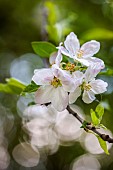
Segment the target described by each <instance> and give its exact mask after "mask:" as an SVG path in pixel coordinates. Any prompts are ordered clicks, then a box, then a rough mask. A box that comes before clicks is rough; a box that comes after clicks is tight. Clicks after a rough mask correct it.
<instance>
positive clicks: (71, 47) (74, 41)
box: [64, 32, 80, 56]
mask: <svg viewBox="0 0 113 170" xmlns="http://www.w3.org/2000/svg"><path fill="white" fill-rule="evenodd" d="M64 45H65V47H66V49H67V50H68V52H69V54H70V55H71V56H75V54H76V53H77V50H79V48H80V44H79V40H78V38H77V36H76V35H75V34H74V33H73V32H71V33H70V34H69V35H68V36H67V37H66V40H65V41H64Z"/></svg>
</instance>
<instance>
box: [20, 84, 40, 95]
mask: <svg viewBox="0 0 113 170" xmlns="http://www.w3.org/2000/svg"><path fill="white" fill-rule="evenodd" d="M39 87H40V86H38V85H37V84H35V82H34V81H31V84H29V85H28V86H27V87H26V88H25V89H24V90H23V92H22V95H24V94H25V93H32V92H35V91H37V89H38V88H39Z"/></svg>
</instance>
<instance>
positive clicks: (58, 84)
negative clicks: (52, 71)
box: [51, 77, 62, 88]
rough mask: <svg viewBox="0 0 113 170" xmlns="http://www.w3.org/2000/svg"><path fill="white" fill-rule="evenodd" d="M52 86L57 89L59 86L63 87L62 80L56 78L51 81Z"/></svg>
mask: <svg viewBox="0 0 113 170" xmlns="http://www.w3.org/2000/svg"><path fill="white" fill-rule="evenodd" d="M51 85H52V86H54V87H55V88H57V87H58V86H62V84H61V82H60V80H59V79H58V78H57V77H54V78H53V80H52V81H51Z"/></svg>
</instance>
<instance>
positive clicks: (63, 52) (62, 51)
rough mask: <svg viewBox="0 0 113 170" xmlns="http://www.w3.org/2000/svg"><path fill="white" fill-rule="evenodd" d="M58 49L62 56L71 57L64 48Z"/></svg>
mask: <svg viewBox="0 0 113 170" xmlns="http://www.w3.org/2000/svg"><path fill="white" fill-rule="evenodd" d="M57 49H59V50H60V52H61V53H62V54H64V55H66V56H68V57H70V54H69V52H68V50H66V49H65V48H64V47H63V46H60V47H57Z"/></svg>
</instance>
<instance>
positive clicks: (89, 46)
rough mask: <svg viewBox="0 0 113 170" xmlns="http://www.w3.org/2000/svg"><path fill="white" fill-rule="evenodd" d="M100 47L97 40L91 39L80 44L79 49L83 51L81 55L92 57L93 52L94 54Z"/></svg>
mask: <svg viewBox="0 0 113 170" xmlns="http://www.w3.org/2000/svg"><path fill="white" fill-rule="evenodd" d="M99 49H100V43H99V42H98V41H95V40H92V41H89V42H86V43H85V44H83V45H82V46H81V49H80V50H82V51H83V57H84V58H87V57H92V56H93V55H94V54H96V53H97V52H98V51H99Z"/></svg>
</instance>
